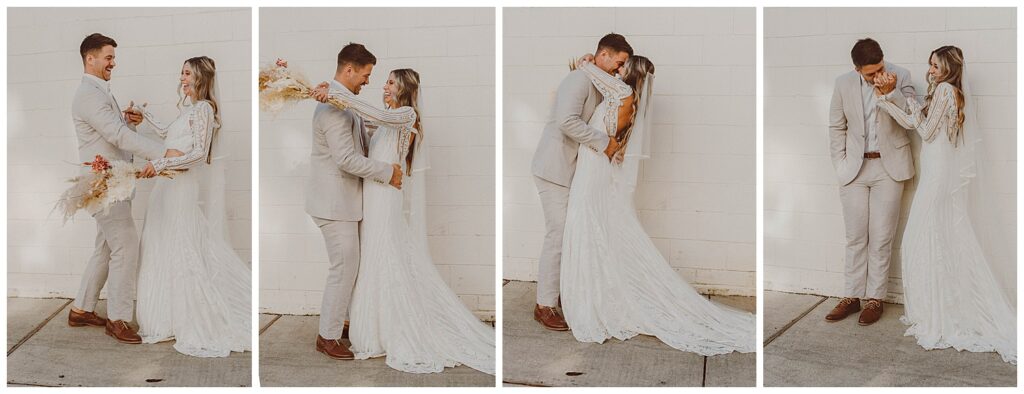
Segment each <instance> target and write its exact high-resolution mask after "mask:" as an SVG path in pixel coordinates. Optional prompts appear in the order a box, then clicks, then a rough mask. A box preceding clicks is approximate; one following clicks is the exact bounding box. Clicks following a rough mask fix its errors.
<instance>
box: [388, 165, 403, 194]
mask: <svg viewBox="0 0 1024 394" xmlns="http://www.w3.org/2000/svg"><path fill="white" fill-rule="evenodd" d="M388 183H389V184H390V185H391V186H394V187H395V189H398V190H402V166H401V165H399V164H392V165H391V182H388Z"/></svg>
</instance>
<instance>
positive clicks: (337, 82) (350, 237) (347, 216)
mask: <svg viewBox="0 0 1024 394" xmlns="http://www.w3.org/2000/svg"><path fill="white" fill-rule="evenodd" d="M375 64H377V58H376V57H374V56H373V54H372V53H370V51H368V50H367V49H366V47H364V46H362V45H360V44H354V43H350V44H348V45H346V46H345V47H344V48H342V49H341V52H338V65H337V68H336V69H335V72H334V80H332V81H331V82H330V85H329V86H330V89H336V90H341V89H348V91H350V92H352V94H359V91H360V90H362V87H363V86H364V85H366V84H368V83H370V73H371V72H372V71H373V66H374V65H375ZM313 97H314V98H315V99H317V100H318V101H320V102H321V103H320V104H318V105H317V107H316V111H315V112H314V113H313V148H312V152H311V153H310V165H309V169H310V171H309V172H310V177H309V184H308V188H307V191H306V213H308V214H309V215H310V216H311V217H312V218H313V223H315V224H316V225H317V227H319V228H320V232H321V233H323V236H324V243H325V244H326V245H327V256H328V260H330V267H329V269H328V273H327V284H326V286H325V287H324V296H323V301H322V303H321V305H320V330H319V331H320V332H319V335H317V338H316V350H317V351H319V352H321V353H324V354H326V355H327V356H328V357H330V358H333V359H336V360H352V359H354V358H355V357H354V355H353V354H352V352H351V351H350V350H349V349H348V346H345V345H344V344H342V343H341V338H342V337H343V335H342V334H343V333H344V332H345V331H346V330H345V321H347V320H348V306H349V301H350V300H351V299H352V290H353V288H354V287H355V282H356V273H357V272H358V270H359V222H360V221H361V220H363V183H362V182H363V179H369V180H372V181H374V182H378V183H382V184H385V183H386V184H390V185H391V186H394V187H395V188H396V189H401V188H402V170H401V167H400V166H399V165H398V164H395V163H385V162H382V161H377V160H373V159H370V158H368V157H366V155H367V142H368V139H369V137H368V136H367V133H366V128H365V127H364V126H363V121H362V119H361V118H360V117H359V115H358V114H356V113H355V112H353V111H352V110H351V109H345V110H341V109H338V108H337V107H335V106H333V105H330V104H326V102H327V89H326V88H322V87H321V88H318V89H316V90H315V91H314V93H313Z"/></svg>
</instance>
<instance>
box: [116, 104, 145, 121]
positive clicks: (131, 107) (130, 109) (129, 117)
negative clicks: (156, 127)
mask: <svg viewBox="0 0 1024 394" xmlns="http://www.w3.org/2000/svg"><path fill="white" fill-rule="evenodd" d="M143 106H145V104H143ZM121 112H122V113H124V122H125V123H128V124H130V125H132V126H138V125H139V124H140V123H142V111H140V110H138V109H136V108H135V102H134V101H132V102H130V103H128V106H127V107H125V109H124V110H123V111H121Z"/></svg>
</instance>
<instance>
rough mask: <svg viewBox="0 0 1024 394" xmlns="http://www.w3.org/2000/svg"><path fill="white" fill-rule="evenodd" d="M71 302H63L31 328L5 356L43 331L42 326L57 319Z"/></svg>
mask: <svg viewBox="0 0 1024 394" xmlns="http://www.w3.org/2000/svg"><path fill="white" fill-rule="evenodd" d="M72 301H74V300H67V301H66V302H64V304H62V305H61V306H60V308H57V310H55V311H53V313H51V314H50V316H49V317H47V318H46V319H45V320H43V322H42V323H39V324H38V325H37V326H36V328H33V329H32V331H29V332H28V334H25V336H24V337H23V338H21V339H20V340H19V341H18V343H15V344H14V346H12V347H11V350H8V351H7V356H8V357H9V356H10V355H11V353H14V351H15V350H18V348H19V347H21V345H23V344H25V342H28V340H29V339H30V338H32V337H33V336H35V335H36V333H37V332H39V330H42V329H43V326H45V325H46V323H49V322H50V320H53V318H54V317H57V315H58V314H60V312H61V311H63V310H64V308H67V306H68V305H69V304H71V302H72Z"/></svg>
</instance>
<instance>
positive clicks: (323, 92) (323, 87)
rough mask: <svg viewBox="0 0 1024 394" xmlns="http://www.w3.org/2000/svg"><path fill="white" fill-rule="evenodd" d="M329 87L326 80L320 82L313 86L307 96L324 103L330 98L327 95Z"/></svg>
mask: <svg viewBox="0 0 1024 394" xmlns="http://www.w3.org/2000/svg"><path fill="white" fill-rule="evenodd" d="M329 87H330V85H329V84H328V83H327V82H321V83H320V84H319V85H316V87H315V88H313V91H311V92H309V96H310V97H312V98H313V99H314V100H316V101H319V102H321V103H326V102H327V99H328V98H330V96H328V95H327V90H328V88H329Z"/></svg>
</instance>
